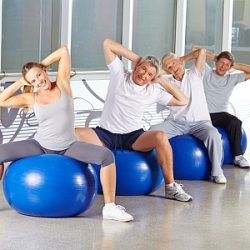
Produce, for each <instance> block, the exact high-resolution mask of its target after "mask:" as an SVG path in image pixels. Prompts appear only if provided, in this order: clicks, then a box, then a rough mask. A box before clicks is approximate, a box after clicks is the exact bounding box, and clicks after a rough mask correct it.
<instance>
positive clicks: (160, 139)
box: [154, 131, 170, 146]
mask: <svg viewBox="0 0 250 250" xmlns="http://www.w3.org/2000/svg"><path fill="white" fill-rule="evenodd" d="M154 140H155V142H156V145H157V146H159V145H170V144H169V141H168V138H167V135H166V133H165V132H163V131H156V132H155V134H154Z"/></svg>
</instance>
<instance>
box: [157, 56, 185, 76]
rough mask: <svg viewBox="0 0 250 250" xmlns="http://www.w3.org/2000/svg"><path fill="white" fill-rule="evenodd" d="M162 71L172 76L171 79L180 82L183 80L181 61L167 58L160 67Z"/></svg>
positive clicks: (183, 71) (183, 70)
mask: <svg viewBox="0 0 250 250" xmlns="http://www.w3.org/2000/svg"><path fill="white" fill-rule="evenodd" d="M162 67H163V69H164V70H165V71H166V72H167V73H168V74H171V75H173V77H174V78H175V79H176V80H178V81H181V80H182V78H183V75H184V73H185V69H184V67H183V64H182V63H181V61H180V60H179V59H178V57H177V58H175V57H172V56H171V57H167V58H166V59H165V60H164V62H163V65H162Z"/></svg>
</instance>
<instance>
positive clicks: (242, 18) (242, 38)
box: [232, 0, 250, 64]
mask: <svg viewBox="0 0 250 250" xmlns="http://www.w3.org/2000/svg"><path fill="white" fill-rule="evenodd" d="M249 12H250V1H248V0H246V1H245V0H234V1H233V26H232V53H233V54H234V56H235V58H236V61H238V62H241V63H246V64H250V59H249V58H250V17H249Z"/></svg>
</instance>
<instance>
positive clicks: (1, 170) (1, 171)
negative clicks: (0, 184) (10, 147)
mask: <svg viewBox="0 0 250 250" xmlns="http://www.w3.org/2000/svg"><path fill="white" fill-rule="evenodd" d="M3 173H4V165H0V181H1V180H2V177H3Z"/></svg>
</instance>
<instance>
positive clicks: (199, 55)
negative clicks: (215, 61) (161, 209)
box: [180, 48, 206, 74]
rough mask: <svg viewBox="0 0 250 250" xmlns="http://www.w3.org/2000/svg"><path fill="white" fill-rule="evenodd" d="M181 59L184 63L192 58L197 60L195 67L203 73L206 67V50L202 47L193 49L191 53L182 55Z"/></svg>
mask: <svg viewBox="0 0 250 250" xmlns="http://www.w3.org/2000/svg"><path fill="white" fill-rule="evenodd" d="M180 60H182V61H183V62H184V63H186V62H188V61H190V60H195V67H196V69H197V70H198V71H199V72H200V74H202V73H203V71H204V67H205V60H206V50H205V49H202V48H200V49H197V50H193V51H191V52H190V53H188V54H186V55H184V56H182V57H180Z"/></svg>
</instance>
